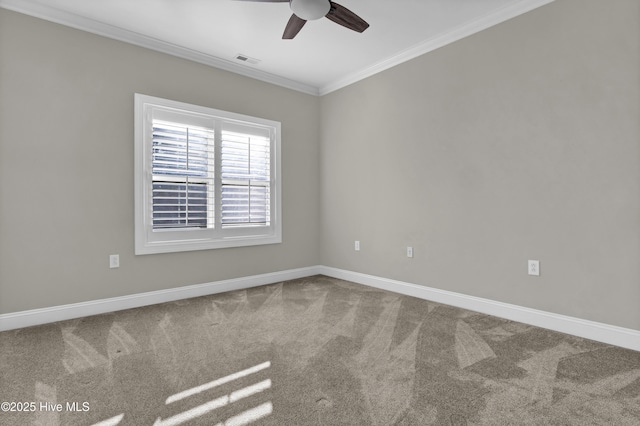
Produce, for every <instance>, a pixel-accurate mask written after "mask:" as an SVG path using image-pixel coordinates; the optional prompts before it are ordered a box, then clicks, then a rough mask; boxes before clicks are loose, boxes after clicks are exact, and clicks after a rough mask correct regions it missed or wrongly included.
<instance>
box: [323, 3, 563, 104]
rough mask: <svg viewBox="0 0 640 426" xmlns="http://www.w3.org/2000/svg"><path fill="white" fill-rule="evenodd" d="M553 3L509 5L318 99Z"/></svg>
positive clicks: (329, 88)
mask: <svg viewBox="0 0 640 426" xmlns="http://www.w3.org/2000/svg"><path fill="white" fill-rule="evenodd" d="M554 1H555V0H521V1H520V2H516V3H510V4H508V5H507V6H504V7H502V8H500V9H498V10H496V11H494V12H492V13H490V14H488V15H485V16H483V17H481V18H478V19H475V20H473V21H470V22H467V23H465V24H463V25H461V26H459V27H456V28H453V29H451V30H448V31H446V32H444V33H441V34H438V35H436V36H435V37H432V38H430V39H428V40H424V41H422V42H420V43H418V44H416V45H414V46H413V47H410V48H408V49H405V50H403V51H401V52H399V53H397V54H395V55H393V56H391V57H389V58H387V59H384V60H382V61H380V62H378V63H376V64H373V65H371V66H369V67H367V68H364V69H362V70H359V71H356V72H353V73H351V74H348V75H346V76H344V77H342V78H339V79H337V80H334V81H333V82H330V83H328V84H325V85H324V86H322V87H320V88H319V90H318V92H319V94H320V96H323V95H326V94H328V93H331V92H334V91H336V90H338V89H342V88H343V87H346V86H349V85H350V84H353V83H356V82H358V81H360V80H364V79H365V78H367V77H371V76H372V75H375V74H378V73H379V72H382V71H384V70H386V69H389V68H392V67H395V66H396V65H399V64H401V63H403V62H407V61H409V60H411V59H413V58H417V57H418V56H421V55H424V54H425V53H429V52H431V51H433V50H436V49H439V48H441V47H444V46H446V45H448V44H451V43H453V42H456V41H458V40H460V39H463V38H465V37H468V36H470V35H473V34H475V33H478V32H480V31H482V30H485V29H487V28H490V27H492V26H494V25H498V24H500V23H502V22H505V21H508V20H509V19H512V18H515V17H516V16H520V15H522V14H524V13H527V12H530V11H532V10H533V9H537V8H538V7H541V6H544V5H546V4H549V3H552V2H554Z"/></svg>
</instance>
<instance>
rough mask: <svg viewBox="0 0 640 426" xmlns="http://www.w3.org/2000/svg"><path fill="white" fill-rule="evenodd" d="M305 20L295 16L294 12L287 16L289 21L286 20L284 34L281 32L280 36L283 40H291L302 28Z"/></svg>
mask: <svg viewBox="0 0 640 426" xmlns="http://www.w3.org/2000/svg"><path fill="white" fill-rule="evenodd" d="M306 23H307V21H305V20H304V19H302V18H298V17H297V16H296V14H295V13H294V14H292V15H291V18H289V22H287V26H286V27H285V29H284V34H282V38H283V39H284V40H291V39H292V38H294V37H295V36H296V35H297V34H298V33H299V32H300V30H301V29H302V27H304V24H306Z"/></svg>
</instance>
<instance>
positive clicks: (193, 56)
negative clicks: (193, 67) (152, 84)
mask: <svg viewBox="0 0 640 426" xmlns="http://www.w3.org/2000/svg"><path fill="white" fill-rule="evenodd" d="M553 1H555V0H520V1H517V2H514V3H510V4H509V5H507V6H505V7H502V8H500V9H498V10H496V11H494V12H492V13H490V14H488V15H486V16H483V17H481V18H479V19H476V20H473V21H471V22H468V23H466V24H464V25H461V26H459V27H457V28H454V29H452V30H450V31H447V32H445V33H442V34H439V35H437V36H435V37H433V38H431V39H428V40H425V41H423V42H420V43H418V44H416V45H415V46H413V47H410V48H409V49H406V50H404V51H402V52H400V53H398V54H396V55H393V56H391V57H389V58H387V59H385V60H383V61H380V62H378V63H376V64H373V65H371V66H369V67H367V68H365V69H362V70H359V71H356V72H353V73H351V74H348V75H346V76H344V77H342V78H339V79H337V80H334V81H332V82H329V83H327V84H325V85H324V86H322V87H315V86H312V85H309V84H305V83H301V82H299V81H295V80H291V79H288V78H285V77H281V76H278V75H275V74H271V73H267V72H264V71H262V70H258V69H255V68H250V67H247V66H245V65H241V64H236V63H234V62H231V61H228V60H226V59H222V58H218V57H216V56H211V55H207V54H205V53H202V52H198V51H195V50H191V49H187V48H184V47H181V46H177V45H175V44H171V43H167V42H164V41H162V40H158V39H155V38H152V37H148V36H145V35H142V34H139V33H136V32H133V31H129V30H125V29H123V28H118V27H115V26H112V25H108V24H104V23H102V22H98V21H95V20H93V19H89V18H85V17H82V16H78V15H75V14H73V13H69V12H64V11H61V10H58V9H55V8H53V7H50V6H46V5H43V4H39V3H33V2H30V1H26V0H0V7H1V8H4V9H8V10H12V11H14V12H19V13H23V14H25V15H30V16H34V17H36V18H40V19H44V20H47V21H51V22H55V23H57V24H61V25H65V26H68V27H71V28H75V29H78V30H82V31H87V32H90V33H93V34H98V35H101V36H103V37H107V38H111V39H114V40H119V41H123V42H125V43H130V44H133V45H136V46H140V47H144V48H147V49H151V50H155V51H157V52H162V53H166V54H168V55H172V56H177V57H178V58H183V59H187V60H190V61H193V62H197V63H200V64H204V65H209V66H211V67H214V68H219V69H222V70H225V71H229V72H233V73H236V74H240V75H243V76H245V77H250V78H254V79H256V80H260V81H264V82H267V83H271V84H275V85H277V86H282V87H286V88H287V89H292V90H297V91H299V92H302V93H307V94H309V95H316V96H322V95H326V94H327V93H331V92H333V91H336V90H338V89H341V88H343V87H345V86H348V85H350V84H353V83H356V82H358V81H360V80H363V79H365V78H367V77H370V76H372V75H374V74H377V73H379V72H381V71H384V70H386V69H388V68H391V67H394V66H396V65H399V64H401V63H403V62H406V61H408V60H410V59H413V58H415V57H417V56H420V55H423V54H425V53H428V52H431V51H432V50H435V49H438V48H440V47H443V46H446V45H447V44H450V43H453V42H455V41H458V40H460V39H462V38H464V37H467V36H470V35H472V34H475V33H477V32H479V31H482V30H484V29H487V28H489V27H491V26H493V25H497V24H499V23H501V22H504V21H507V20H509V19H512V18H515V17H516V16H519V15H522V14H523V13H526V12H529V11H531V10H533V9H536V8H538V7H540V6H544V5H546V4H549V3H551V2H553Z"/></svg>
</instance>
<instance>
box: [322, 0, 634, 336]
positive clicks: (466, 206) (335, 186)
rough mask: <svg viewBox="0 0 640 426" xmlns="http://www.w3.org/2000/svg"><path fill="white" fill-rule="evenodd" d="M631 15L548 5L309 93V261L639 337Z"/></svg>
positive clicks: (613, 9) (629, 9)
mask: <svg viewBox="0 0 640 426" xmlns="http://www.w3.org/2000/svg"><path fill="white" fill-rule="evenodd" d="M639 4H640V3H639V2H638V1H637V0H615V1H600V0H590V1H585V0H558V1H556V2H554V3H552V4H550V5H548V6H544V7H542V8H539V9H536V10H534V11H532V12H530V13H528V14H525V15H523V16H520V17H518V18H516V19H513V20H510V21H507V22H505V23H503V24H501V25H498V26H496V27H493V28H491V29H489V30H486V31H483V32H481V33H479V34H476V35H474V36H472V37H468V38H466V39H463V40H461V41H459V42H456V43H453V44H451V45H449V46H446V47H444V48H441V49H438V50H436V51H434V52H431V53H429V54H427V55H424V56H421V57H419V58H417V59H415V60H412V61H410V62H407V63H404V64H402V65H399V66H397V67H395V68H392V69H390V70H387V71H385V72H383V73H381V74H378V75H375V76H373V77H370V78H368V79H366V80H363V81H361V82H358V83H356V84H354V85H351V86H349V87H347V88H344V89H342V90H340V91H337V92H334V93H332V94H329V95H327V96H324V97H323V98H322V109H321V114H322V119H321V129H322V141H321V158H322V161H321V173H320V176H321V194H322V195H321V208H322V214H321V221H322V226H321V235H322V237H321V238H322V243H321V250H322V258H321V263H322V264H323V265H327V266H333V267H337V268H344V269H347V270H352V271H358V272H362V273H367V274H372V275H376V276H381V277H387V278H392V279H398V280H403V281H408V282H412V283H416V284H422V285H427V286H431V287H435V288H440V289H446V290H450V291H455V292H459V293H463V294H467V295H473V296H479V297H483V298H488V299H492V300H497V301H502V302H507V303H513V304H516V305H521V306H527V307H531V308H535V309H541V310H545V311H550V312H555V313H560V314H565V315H570V316H575V317H578V318H584V319H589V320H594V321H600V322H603V323H608V324H612V325H618V326H622V327H629V328H633V329H636V330H638V329H640V267H639V265H640V262H639V260H640V247H639V242H640V221H639V219H640V215H639V213H640V212H639V201H640V198H639V197H640V156H639V150H638V148H639V146H638V145H639V143H640V131H639V128H638V122H639V118H640V111H639V106H640V91H639V80H640V66H639V65H640V56H639V52H640V47H639V40H640V31H639V23H640V10H639ZM354 240H360V241H361V244H362V250H361V251H360V252H355V251H354V249H353V242H354ZM408 245H411V246H413V247H414V248H415V257H414V258H413V259H408V258H407V257H406V255H405V247H406V246H408ZM527 259H538V260H540V262H541V271H542V275H541V276H540V277H529V276H527V274H526V271H527V266H526V265H527Z"/></svg>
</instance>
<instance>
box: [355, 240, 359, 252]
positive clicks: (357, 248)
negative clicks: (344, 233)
mask: <svg viewBox="0 0 640 426" xmlns="http://www.w3.org/2000/svg"><path fill="white" fill-rule="evenodd" d="M354 248H355V249H356V251H360V241H356V242H355V244H354Z"/></svg>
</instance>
